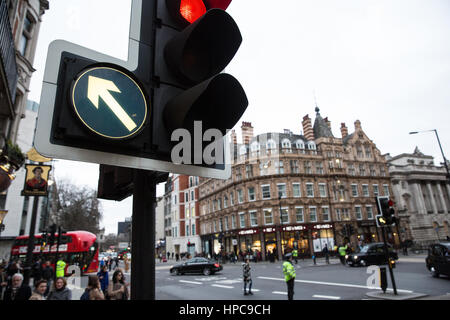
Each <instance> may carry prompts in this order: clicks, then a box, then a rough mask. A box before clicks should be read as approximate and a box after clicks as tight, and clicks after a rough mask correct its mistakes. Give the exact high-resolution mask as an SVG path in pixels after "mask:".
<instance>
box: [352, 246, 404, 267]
mask: <svg viewBox="0 0 450 320" xmlns="http://www.w3.org/2000/svg"><path fill="white" fill-rule="evenodd" d="M388 252H389V257H390V259H391V261H394V262H395V261H396V260H398V255H397V253H396V252H395V251H394V249H393V248H392V246H391V245H390V244H388ZM345 261H346V262H347V264H348V265H349V266H352V267H353V266H369V265H372V264H374V265H384V264H387V260H386V255H385V253H384V243H383V242H375V243H369V244H366V245H365V246H363V247H362V248H361V250H359V252H355V253H351V254H347V255H346V256H345Z"/></svg>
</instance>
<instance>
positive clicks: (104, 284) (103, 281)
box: [97, 265, 109, 294]
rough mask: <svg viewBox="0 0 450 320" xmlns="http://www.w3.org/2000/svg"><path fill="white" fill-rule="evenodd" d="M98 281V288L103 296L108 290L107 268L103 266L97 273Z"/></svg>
mask: <svg viewBox="0 0 450 320" xmlns="http://www.w3.org/2000/svg"><path fill="white" fill-rule="evenodd" d="M97 277H98V280H99V281H100V288H101V290H102V292H103V294H106V290H108V285H109V274H108V267H107V266H106V265H105V266H103V268H102V269H101V270H100V272H98V273H97Z"/></svg>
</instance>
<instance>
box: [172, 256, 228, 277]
mask: <svg viewBox="0 0 450 320" xmlns="http://www.w3.org/2000/svg"><path fill="white" fill-rule="evenodd" d="M222 269H223V267H222V266H221V265H220V264H219V263H217V262H216V261H212V260H209V259H206V258H192V259H190V260H187V261H186V262H183V263H180V264H177V265H175V266H173V267H172V268H171V269H170V273H171V274H177V275H180V274H185V273H202V274H204V275H205V276H208V275H210V274H214V273H216V272H219V271H221V270H222Z"/></svg>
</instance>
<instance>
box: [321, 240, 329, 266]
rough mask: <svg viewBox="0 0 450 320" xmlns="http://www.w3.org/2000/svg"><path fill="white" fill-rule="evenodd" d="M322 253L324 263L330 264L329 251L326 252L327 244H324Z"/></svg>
mask: <svg viewBox="0 0 450 320" xmlns="http://www.w3.org/2000/svg"><path fill="white" fill-rule="evenodd" d="M322 253H323V254H324V256H325V262H326V263H327V264H330V257H329V254H330V253H329V251H328V244H326V243H325V247H324V248H323V249H322Z"/></svg>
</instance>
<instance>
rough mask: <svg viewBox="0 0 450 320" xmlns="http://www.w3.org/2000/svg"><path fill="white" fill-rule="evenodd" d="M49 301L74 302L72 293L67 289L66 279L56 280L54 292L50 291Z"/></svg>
mask: <svg viewBox="0 0 450 320" xmlns="http://www.w3.org/2000/svg"><path fill="white" fill-rule="evenodd" d="M47 300H72V291H70V289H69V288H67V281H66V279H64V278H58V279H56V281H55V285H54V286H53V290H52V291H50V293H49V295H48V297H47Z"/></svg>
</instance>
